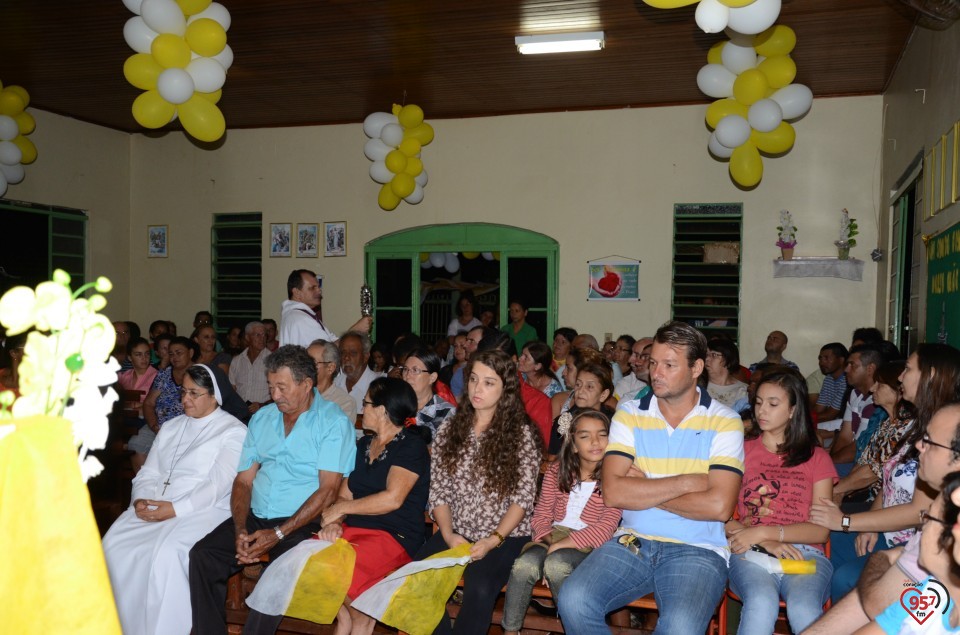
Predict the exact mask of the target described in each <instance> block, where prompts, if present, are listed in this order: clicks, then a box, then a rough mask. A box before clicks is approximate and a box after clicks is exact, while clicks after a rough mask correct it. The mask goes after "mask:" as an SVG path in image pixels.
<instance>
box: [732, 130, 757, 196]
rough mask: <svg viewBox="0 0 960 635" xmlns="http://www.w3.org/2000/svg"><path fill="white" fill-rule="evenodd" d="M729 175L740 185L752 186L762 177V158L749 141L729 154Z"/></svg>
mask: <svg viewBox="0 0 960 635" xmlns="http://www.w3.org/2000/svg"><path fill="white" fill-rule="evenodd" d="M730 177H731V178H732V179H733V180H734V182H735V183H737V184H738V185H740V186H741V187H753V186H754V185H756V184H757V183H759V182H760V179H761V178H763V159H761V158H760V153H759V152H757V147H756V146H755V145H753V144H752V143H750V142H749V141H748V142H746V143H745V144H743V145H742V146H740V147H739V148H737V149H735V150H734V151H733V154H732V155H730Z"/></svg>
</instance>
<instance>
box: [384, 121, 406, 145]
mask: <svg viewBox="0 0 960 635" xmlns="http://www.w3.org/2000/svg"><path fill="white" fill-rule="evenodd" d="M380 139H382V140H383V142H384V143H385V144H387V145H388V146H390V147H391V148H396V147H397V146H398V145H400V142H401V141H403V126H401V125H400V124H398V123H388V124H387V125H385V126H384V127H383V129H382V130H381V131H380Z"/></svg>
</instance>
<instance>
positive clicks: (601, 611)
mask: <svg viewBox="0 0 960 635" xmlns="http://www.w3.org/2000/svg"><path fill="white" fill-rule="evenodd" d="M706 356H707V340H706V338H705V337H704V336H703V334H702V333H700V332H699V331H697V330H696V329H694V328H693V327H692V326H689V325H688V324H684V323H681V322H668V323H667V324H665V325H663V326H661V327H660V329H659V330H658V331H657V334H656V337H654V341H653V348H652V350H651V353H650V387H651V389H652V391H653V394H650V395H647V396H646V397H644V398H642V399H640V400H634V401H628V402H625V403H622V404H620V406H619V407H618V409H617V412H616V414H615V415H614V418H613V424H612V425H611V427H610V436H609V443H608V445H607V451H606V456H605V457H604V460H603V468H602V469H603V479H602V482H603V499H604V502H605V503H606V504H607V505H608V506H609V507H617V508H620V509H623V510H624V512H623V521H622V523H621V526H620V529H619V530H618V532H617V534H616V535H615V536H614V537H613V538H612V539H610V540H609V541H608V542H606V543H604V544H603V545H602V546H601V547H600V548H599V549H595V550H594V551H593V553H591V554H590V555H589V556H588V557H587V559H586V560H584V561H583V563H582V564H580V566H579V567H577V568H576V569H575V570H574V571H573V573H572V574H571V575H570V577H569V578H567V581H566V582H565V583H564V584H563V588H562V589H561V590H560V598H559V605H558V606H559V612H560V618H561V619H562V620H563V625H564V628H565V630H566V631H567V632H568V633H576V634H577V635H595V634H597V635H599V634H600V633H603V634H607V633H609V632H610V629H609V627H608V626H607V625H606V622H605V620H604V616H605V615H606V614H607V613H609V612H611V611H614V610H616V609H618V608H620V607H621V606H624V605H626V604H628V603H630V602H632V601H633V600H635V599H637V598H640V597H643V596H644V595H647V594H649V593H652V592H654V591H656V598H657V604H658V605H659V606H658V608H659V611H660V618H659V621H658V622H657V630H656V633H658V634H664V635H665V634H668V633H671V634H676V635H689V634H690V633H703V632H704V631H705V630H706V628H707V623H708V622H709V620H710V616H711V615H713V612H714V610H715V608H716V606H717V604H718V603H719V601H720V598H721V596H722V594H723V590H724V588H726V585H727V559H728V557H729V553H730V552H729V550H728V548H727V539H726V537H725V535H724V529H723V524H724V522H726V521H727V520H729V519H730V516H731V515H732V514H733V509H734V505H735V502H736V498H737V494H738V492H739V490H740V480H741V478H742V476H743V423H742V421H741V419H740V416H739V415H737V414H736V413H735V412H733V411H732V410H730V409H729V408H727V407H726V406H724V405H723V404H721V403H719V402H718V401H716V400H713V399H711V398H710V396H709V395H708V394H707V391H706V390H701V389H700V388H698V386H697V379H698V378H699V377H700V376H701V375H702V374H703V370H704V365H705V361H706Z"/></svg>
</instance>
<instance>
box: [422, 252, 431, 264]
mask: <svg viewBox="0 0 960 635" xmlns="http://www.w3.org/2000/svg"><path fill="white" fill-rule="evenodd" d="M428 260H430V254H428V253H426V252H423V253H422V254H420V262H426V261H428Z"/></svg>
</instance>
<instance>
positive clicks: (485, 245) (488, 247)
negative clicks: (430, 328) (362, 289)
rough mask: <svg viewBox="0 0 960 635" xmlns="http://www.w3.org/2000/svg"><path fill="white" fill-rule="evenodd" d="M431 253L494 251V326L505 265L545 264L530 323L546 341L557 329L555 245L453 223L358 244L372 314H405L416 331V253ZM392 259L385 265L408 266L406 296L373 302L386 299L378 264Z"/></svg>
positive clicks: (504, 297) (506, 290)
mask: <svg viewBox="0 0 960 635" xmlns="http://www.w3.org/2000/svg"><path fill="white" fill-rule="evenodd" d="M433 252H448V253H449V252H458V253H462V252H468V253H469V252H498V253H499V254H500V259H499V265H500V271H499V280H500V286H499V300H500V301H499V303H498V307H499V316H498V323H499V324H500V325H506V324H507V313H508V306H507V303H508V301H509V298H510V283H509V274H510V270H509V268H510V263H511V260H515V259H520V258H543V259H544V260H545V261H546V272H545V277H546V294H545V297H546V302H545V303H544V304H543V306H539V305H538V306H531V307H530V313H531V315H532V316H534V317H533V319H538V320H540V321H541V322H542V323H543V324H544V325H545V331H546V332H545V334H544V336H545V338H548V341H549V338H550V337H551V335H552V334H553V331H554V330H555V329H556V328H557V323H556V322H557V307H558V297H557V294H558V279H557V270H558V269H557V267H558V257H559V244H558V243H557V241H556V240H554V239H553V238H550V237H549V236H546V235H544V234H541V233H538V232H534V231H530V230H527V229H521V228H519V227H511V226H509V225H498V224H493V223H457V224H450V225H427V226H422V227H413V228H410V229H404V230H401V231H398V232H394V233H391V234H387V235H385V236H381V237H379V238H376V239H374V240H371V241H370V242H368V243H367V244H366V245H365V246H364V273H365V279H366V280H367V284H369V285H370V287H371V288H372V289H373V297H374V308H375V311H376V312H377V313H381V312H382V313H383V314H387V312H400V313H401V314H405V315H409V320H410V324H411V325H412V327H413V330H414V331H419V325H420V318H421V304H420V281H421V268H420V254H421V253H433ZM387 260H389V261H393V263H392V264H391V265H390V266H399V265H400V263H401V262H405V263H409V266H410V278H411V284H410V290H409V293H403V294H400V295H401V296H402V297H398V296H397V294H389V295H390V296H391V298H392V299H393V300H394V301H393V302H392V303H390V304H380V303H378V298H379V297H382V296H387V295H388V293H387V289H383V293H381V294H378V280H377V278H378V275H377V271H378V263H379V262H380V261H387ZM374 318H375V319H374V332H373V334H372V335H373V337H374V339H377V338H378V333H377V322H378V320H377V319H376V318H377V315H376V313H375V315H374Z"/></svg>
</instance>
